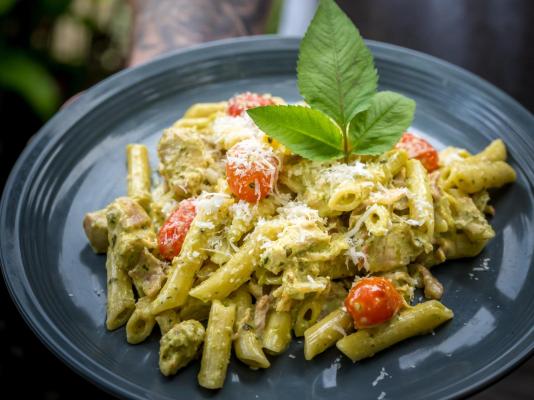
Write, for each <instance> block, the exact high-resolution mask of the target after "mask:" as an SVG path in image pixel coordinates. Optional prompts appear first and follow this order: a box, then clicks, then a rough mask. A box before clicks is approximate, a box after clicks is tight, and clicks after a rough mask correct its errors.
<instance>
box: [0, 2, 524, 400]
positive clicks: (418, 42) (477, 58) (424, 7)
mask: <svg viewBox="0 0 534 400" xmlns="http://www.w3.org/2000/svg"><path fill="white" fill-rule="evenodd" d="M213 1H215V0H213ZM302 1H306V0H302ZM241 3H246V2H244V1H241ZM339 4H340V5H341V6H342V7H343V8H344V9H345V10H346V11H347V13H348V14H349V15H350V16H351V18H352V19H353V20H354V21H355V22H356V25H357V26H358V27H359V28H360V30H361V32H362V34H363V36H364V37H366V38H369V39H375V40H380V41H384V42H390V43H394V44H398V45H401V46H405V47H409V48H412V49H416V50H419V51H423V52H426V53H429V54H432V55H434V56H437V57H440V58H443V59H445V60H448V61H450V62H452V63H454V64H457V65H459V66H462V67H464V68H466V69H468V70H470V71H472V72H474V73H475V74H477V75H479V76H481V77H483V78H485V79H487V80H488V81H490V82H492V83H493V84H495V85H496V86H498V87H499V88H501V89H502V90H504V91H505V92H507V93H508V94H510V95H511V96H512V97H514V98H515V99H517V100H518V101H519V102H520V103H522V104H523V105H524V106H525V107H526V108H527V109H529V110H530V111H531V112H534V45H533V43H534V1H532V0H340V1H339ZM245 9H246V7H245ZM238 33H240V32H238ZM241 33H247V32H246V29H245V30H244V31H241ZM533 129H534V127H533ZM31 133H33V132H25V133H24V132H23V133H21V140H25V139H26V137H29V136H30V135H31ZM25 135H26V136H25ZM533 140H534V139H533ZM6 143H7V140H6V136H5V134H4V133H2V136H1V137H0V148H1V147H2V145H5V144H6ZM4 173H7V171H4ZM0 307H1V311H2V312H1V313H0V343H2V345H1V346H0V383H1V386H2V393H3V395H2V398H26V397H29V398H32V399H46V400H56V399H80V398H91V399H105V398H110V396H108V395H107V394H105V393H103V392H102V391H100V390H99V389H98V388H96V387H95V386H93V385H92V384H90V383H88V382H86V381H85V380H83V379H82V378H80V377H79V376H77V375H76V374H75V373H74V372H72V371H71V370H69V369H68V368H67V367H66V366H64V365H63V364H62V363H61V362H60V361H59V360H57V359H56V358H55V357H54V356H53V355H52V354H51V353H50V352H49V351H48V350H46V349H45V348H44V346H43V345H42V344H41V343H40V342H39V341H38V339H37V338H36V337H35V336H34V335H33V334H32V333H31V332H30V330H29V329H28V328H27V326H26V325H25V324H24V322H23V321H22V319H21V317H20V316H19V314H18V312H17V311H16V309H15V307H14V306H13V304H12V302H11V300H10V298H9V296H8V295H7V293H6V291H5V287H4V286H3V284H1V286H0ZM21 377H24V383H23V384H21V383H20V382H21V381H20V378H21ZM533 377H534V359H531V360H530V361H528V362H526V363H525V364H524V365H523V366H521V367H519V368H518V369H517V370H516V371H515V372H513V373H512V374H510V375H509V376H508V377H506V378H505V379H503V380H502V381H500V382H498V383H497V384H495V385H493V386H491V387H490V388H488V389H486V390H484V391H482V392H481V393H479V394H477V395H475V396H474V397H473V399H476V400H485V399H488V400H493V399H517V400H526V399H534V389H532V386H531V379H532V378H533ZM7 393H13V394H12V395H7V397H6V396H4V395H6V394H7ZM355 398H357V394H355Z"/></svg>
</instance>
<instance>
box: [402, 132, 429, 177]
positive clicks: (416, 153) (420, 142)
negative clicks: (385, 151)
mask: <svg viewBox="0 0 534 400" xmlns="http://www.w3.org/2000/svg"><path fill="white" fill-rule="evenodd" d="M395 148H397V149H404V150H406V151H407V152H408V156H409V157H410V158H416V159H418V160H419V161H421V163H422V164H423V165H424V167H425V168H426V169H427V171H428V172H432V171H434V170H435V169H437V168H438V164H439V157H438V152H437V150H436V149H435V148H434V147H432V145H431V144H430V143H428V142H427V141H426V140H425V139H423V138H420V137H418V136H415V135H413V134H411V133H410V132H405V133H404V134H403V135H402V138H401V140H400V141H399V143H397V145H396V146H395Z"/></svg>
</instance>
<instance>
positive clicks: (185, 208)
mask: <svg viewBox="0 0 534 400" xmlns="http://www.w3.org/2000/svg"><path fill="white" fill-rule="evenodd" d="M195 215H196V208H195V204H194V202H193V201H192V200H183V201H181V202H180V204H179V205H178V208H177V209H176V210H174V211H173V212H172V214H171V215H170V216H169V218H167V220H166V221H165V223H164V224H163V225H162V227H161V229H160V230H159V233H158V247H159V252H160V254H161V256H162V257H163V258H165V259H166V260H172V259H173V258H174V257H176V256H177V255H178V254H180V250H182V245H183V243H184V239H185V235H187V232H188V231H189V227H190V226H191V222H193V219H194V218H195Z"/></svg>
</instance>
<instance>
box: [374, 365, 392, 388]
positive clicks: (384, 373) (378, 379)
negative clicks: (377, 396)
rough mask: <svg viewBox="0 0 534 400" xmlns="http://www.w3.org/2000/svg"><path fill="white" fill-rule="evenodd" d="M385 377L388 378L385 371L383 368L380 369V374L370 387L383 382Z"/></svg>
mask: <svg viewBox="0 0 534 400" xmlns="http://www.w3.org/2000/svg"><path fill="white" fill-rule="evenodd" d="M386 376H390V375H389V374H388V373H387V372H386V369H385V368H384V367H382V369H381V370H380V374H379V375H378V376H377V377H376V379H375V380H374V381H373V383H372V385H373V386H376V385H377V384H378V382H380V381H381V380H383V379H384V378H385V377H386Z"/></svg>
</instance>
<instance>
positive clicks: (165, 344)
mask: <svg viewBox="0 0 534 400" xmlns="http://www.w3.org/2000/svg"><path fill="white" fill-rule="evenodd" d="M205 333H206V331H205V329H204V327H203V326H202V324H201V323H200V322H198V321H195V320H188V321H183V322H180V323H179V324H177V325H175V326H174V327H173V328H171V330H169V331H168V332H167V333H166V334H165V335H163V337H162V338H161V340H160V350H159V369H160V370H161V373H162V374H163V375H165V376H169V375H174V374H176V372H177V371H178V370H179V369H180V368H183V367H185V366H186V365H187V364H189V362H190V361H192V360H193V359H194V358H195V356H196V355H197V352H198V348H199V346H200V344H201V343H202V342H203V341H204V335H205Z"/></svg>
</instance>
